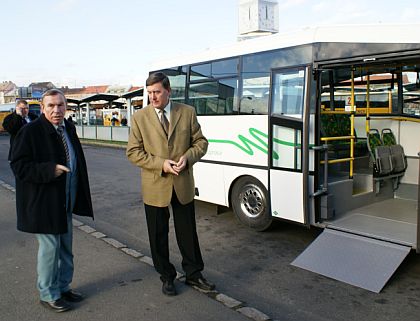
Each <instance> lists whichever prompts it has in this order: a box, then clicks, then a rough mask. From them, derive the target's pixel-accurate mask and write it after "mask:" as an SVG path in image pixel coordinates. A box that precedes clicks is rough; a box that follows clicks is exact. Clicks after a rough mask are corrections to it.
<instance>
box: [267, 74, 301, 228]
mask: <svg viewBox="0 0 420 321" xmlns="http://www.w3.org/2000/svg"><path fill="white" fill-rule="evenodd" d="M308 70H309V69H308V68H307V67H305V66H300V67H295V68H287V69H276V70H273V71H272V73H271V92H270V117H269V122H270V123H269V128H270V139H269V141H270V142H271V143H270V146H269V179H268V181H269V195H270V204H271V214H272V216H273V217H277V218H281V219H286V220H291V221H294V222H299V223H303V224H308V221H309V220H308V219H307V217H308V216H307V204H308V202H307V199H306V198H307V193H306V190H307V182H308V175H307V172H308V170H307V168H308V165H307V164H308V159H307V158H308V147H307V145H308V143H307V142H308V139H307V137H308V133H307V130H308V128H309V126H308V125H307V123H306V122H307V121H308V117H307V114H308V112H307V110H308V106H307V105H308V104H307V101H308V98H307V97H308V87H309V86H308V81H307V80H308V77H309V76H308Z"/></svg>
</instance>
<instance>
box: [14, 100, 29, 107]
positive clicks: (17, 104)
mask: <svg viewBox="0 0 420 321" xmlns="http://www.w3.org/2000/svg"><path fill="white" fill-rule="evenodd" d="M20 104H24V105H25V106H28V102H27V101H26V100H25V99H18V100H16V106H19V105H20Z"/></svg>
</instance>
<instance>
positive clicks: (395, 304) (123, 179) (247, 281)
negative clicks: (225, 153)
mask: <svg viewBox="0 0 420 321" xmlns="http://www.w3.org/2000/svg"><path fill="white" fill-rule="evenodd" d="M7 150H8V137H1V136H0V180H3V181H5V182H7V183H8V184H10V185H14V179H13V175H12V173H11V172H10V169H9V166H8V163H7V160H6V156H7ZM84 150H85V155H86V158H87V162H88V168H89V176H90V181H91V190H92V195H93V202H94V209H95V214H96V218H95V221H94V222H92V221H91V220H85V219H80V221H83V222H84V223H85V224H89V225H90V226H92V227H94V228H95V229H97V230H98V231H101V232H103V233H105V234H107V235H108V236H110V237H112V238H115V239H117V240H119V241H121V242H123V243H124V244H126V245H127V246H129V247H130V248H133V249H136V250H138V251H140V252H142V253H144V254H146V255H150V253H149V244H148V238H147V229H146V223H145V218H144V209H143V204H142V200H141V193H140V190H139V189H140V187H139V186H140V177H139V171H138V169H136V168H135V167H134V166H132V165H131V164H129V162H128V161H127V158H126V157H125V153H124V150H117V149H111V148H105V147H94V146H84ZM0 201H1V202H0V204H1V205H3V201H2V200H0ZM196 204H197V228H198V233H199V238H200V244H201V249H202V252H203V257H204V261H205V264H206V268H205V275H206V276H207V277H208V278H209V279H210V280H212V281H214V282H215V283H216V284H217V289H218V290H219V291H220V292H222V293H225V294H227V295H229V296H230V297H233V298H235V299H238V300H239V301H241V302H244V304H245V305H247V306H251V307H255V308H257V309H258V310H260V311H263V312H264V313H265V314H267V315H268V316H270V317H272V318H273V319H275V320H282V321H292V320H298V321H348V320H351V319H356V320H363V321H365V320H368V321H395V320H404V321H418V320H420V319H419V316H418V311H419V308H420V299H419V298H420V255H416V254H415V253H411V254H410V255H409V257H408V258H407V259H406V260H405V262H404V263H403V264H402V265H401V267H400V268H399V269H398V270H397V272H396V273H395V274H394V275H393V277H392V278H391V280H390V281H389V282H388V284H387V285H386V286H385V288H384V289H383V291H382V292H381V293H380V294H375V293H371V292H368V291H366V290H363V289H359V288H355V287H353V286H350V285H347V284H344V283H341V282H338V281H335V280H331V279H329V278H326V277H323V276H319V275H317V274H314V273H311V272H308V271H305V270H302V269H299V268H296V267H293V266H291V265H290V262H292V261H293V260H294V259H295V258H296V257H297V256H298V255H299V254H300V253H301V252H302V251H303V250H304V249H305V248H306V247H307V246H308V244H310V242H312V241H313V240H314V239H315V238H316V236H317V235H318V233H319V230H317V229H310V230H308V229H306V228H303V227H301V226H299V225H295V224H287V223H281V224H278V225H277V226H276V228H274V229H272V230H271V231H268V232H265V233H258V232H254V231H251V230H249V229H247V228H246V227H244V226H242V225H241V224H239V223H238V222H237V220H236V219H235V217H234V215H233V213H232V212H227V213H225V214H222V215H217V214H216V213H215V211H214V206H212V205H209V204H207V203H201V202H197V203H196ZM2 210H3V208H2V206H1V207H0V216H1V214H2ZM14 215H15V214H14V213H10V214H9V215H8V219H10V220H13V219H14ZM10 222H12V221H10ZM10 224H11V223H10ZM12 225H13V224H12ZM12 225H9V227H8V228H10V232H8V233H9V234H7V235H8V237H10V238H14V237H17V235H19V234H21V233H18V234H16V233H17V232H15V230H14V226H12ZM0 228H1V229H2V232H3V230H4V228H3V227H2V226H0ZM23 235H24V234H23ZM19 237H20V236H19ZM89 237H90V238H92V236H89ZM4 238H6V236H2V235H0V242H2V240H3V239H4ZM90 238H88V239H89V240H90ZM6 240H7V239H6ZM76 241H77V239H76ZM96 241H99V240H95V239H94V240H93V241H92V242H96ZM8 242H10V241H8ZM101 242H103V241H101ZM103 243H104V242H103ZM99 244H101V243H99ZM105 245H107V244H105ZM107 246H109V245H107ZM170 247H171V259H172V261H173V263H174V264H175V266H176V267H177V268H178V269H179V270H180V269H181V267H180V262H181V259H180V255H179V251H178V249H177V245H176V241H175V238H174V235H173V233H172V232H171V234H170ZM0 249H3V245H1V244H0ZM105 249H107V247H105ZM112 249H113V248H112ZM117 251H119V250H117ZM97 252H98V253H97V257H95V258H94V259H95V260H99V259H98V258H100V254H101V253H102V254H103V255H109V254H108V252H107V251H102V248H101V247H98V248H97ZM120 252H121V251H120ZM0 255H2V252H0ZM124 255H125V254H124ZM15 260H16V261H17V262H20V261H19V260H21V258H20V256H19V257H16V258H15ZM2 262H3V261H2V260H0V271H2V270H3V268H2V266H1V264H2ZM83 264H84V261H79V265H78V269H79V270H78V271H77V272H78V273H79V271H80V270H81V269H83V270H84V271H85V273H86V274H89V278H88V277H86V281H85V282H87V283H89V284H90V283H91V282H94V281H92V280H93V279H94V278H93V279H92V278H91V277H90V275H91V274H90V273H91V272H90V269H92V270H93V271H95V273H98V271H97V267H96V264H93V267H92V266H91V265H88V266H86V267H85V266H83ZM99 270H100V268H99ZM150 271H151V273H150V276H149V277H148V278H147V280H146V278H142V277H140V278H142V279H143V280H144V281H146V283H147V282H152V281H153V282H155V283H153V284H155V288H153V287H152V289H154V291H156V292H155V293H157V294H160V289H159V284H158V279H157V276H156V273H154V272H153V270H150ZM29 272H30V273H34V270H33V269H32V268H31V269H29ZM92 273H93V272H92ZM95 273H93V274H94V276H96V274H95ZM109 273H112V271H111V268H110V271H109ZM116 273H117V272H116ZM99 274H100V272H99ZM0 275H1V274H0ZM111 275H112V274H111ZM82 276H83V277H84V275H77V277H76V282H80V281H82V278H81V277H82ZM0 278H1V277H0ZM132 279H134V280H137V279H138V278H137V277H135V276H134V277H132V278H127V279H123V280H125V281H126V283H127V285H125V286H122V288H125V287H128V288H130V286H131V285H132V283H136V282H131V283H130V280H132ZM149 279H150V280H149ZM33 280H34V278H33V277H31V278H30V280H29V282H34V281H33ZM115 281H116V283H117V284H118V281H121V280H118V278H117V279H116V280H115ZM144 281H138V282H137V283H141V284H143V283H142V282H144ZM1 282H2V279H0V284H2V283H1ZM28 284H29V283H28ZM29 285H30V286H32V285H33V286H34V283H32V284H29ZM76 285H77V286H81V287H82V289H83V284H80V283H77V284H76ZM156 285H157V286H158V288H157V289H156ZM137 286H139V285H137ZM26 289H27V290H28V291H29V290H32V291H33V292H31V295H32V297H33V295H34V294H36V293H35V292H36V291H35V290H34V288H30V287H27V286H26ZM186 289H187V290H189V288H186ZM110 292H113V291H111V290H110ZM124 293H125V292H124V291H121V292H118V294H117V292H115V295H117V296H116V298H115V300H119V299H120V298H119V295H123V294H124ZM127 293H128V292H127ZM130 294H131V293H130ZM198 294H200V295H201V296H197V295H198ZM96 295H99V294H96V293H95V294H94V296H96ZM182 295H184V294H182ZM197 295H195V296H193V298H202V297H204V298H205V299H207V300H210V301H213V302H215V301H214V300H213V299H212V298H210V297H207V296H204V295H202V294H201V293H197ZM110 296H111V297H112V294H111V295H110ZM137 296H138V294H137ZM1 300H2V297H1V296H0V302H1ZM32 300H35V301H33V302H35V303H36V298H33V299H32ZM181 300H182V299H181ZM89 302H91V299H89V300H88V302H87V303H86V305H88V303H89ZM175 302H176V301H175ZM215 303H217V304H218V305H217V307H220V306H221V307H223V308H224V305H221V304H220V303H218V302H215ZM180 304H181V303H180ZM198 304H199V303H198ZM191 305H192V306H194V305H195V299H194V300H193V301H191ZM35 306H36V304H35ZM83 306H84V305H83ZM87 308H88V306H87ZM0 311H3V306H1V303H0ZM228 311H229V312H231V310H228ZM75 312H76V311H75ZM1 313H3V312H0V320H1V321H3V318H2V316H1ZM235 313H237V312H235ZM237 314H238V313H237ZM229 316H230V314H226V315H225V317H224V318H222V319H229ZM125 317H127V318H128V317H130V314H127V315H125V314H124V313H123V314H121V316H120V319H121V320H122V321H125V320H129V319H125ZM163 317H164V315H163ZM185 317H186V318H187V317H188V315H186V316H185ZM163 319H164V318H162V320H163ZM6 320H9V319H5V321H6Z"/></svg>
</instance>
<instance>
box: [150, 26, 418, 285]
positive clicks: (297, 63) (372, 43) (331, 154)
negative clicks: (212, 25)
mask: <svg viewBox="0 0 420 321" xmlns="http://www.w3.org/2000/svg"><path fill="white" fill-rule="evenodd" d="M149 70H150V72H155V71H162V72H164V73H166V74H167V75H168V76H169V78H170V81H171V87H172V95H171V99H173V100H176V101H180V102H185V103H187V104H190V105H192V106H194V107H195V108H196V112H197V115H198V118H199V122H200V124H201V126H202V130H203V133H204V135H205V136H206V137H207V138H208V140H209V148H208V152H207V154H206V156H205V157H204V158H203V159H202V161H200V162H199V163H198V164H196V165H195V166H194V175H195V179H196V195H197V199H199V200H202V201H206V202H211V203H214V204H217V205H220V206H226V207H231V208H232V209H233V211H234V213H235V215H236V216H237V217H238V218H239V220H240V221H241V222H243V223H244V224H246V225H247V226H249V227H251V228H253V229H256V230H259V231H262V230H265V229H267V228H268V227H269V226H270V224H271V223H272V221H273V220H275V219H280V220H285V221H291V222H295V223H298V224H302V225H304V226H307V227H309V226H317V227H322V228H324V230H323V233H322V234H321V235H320V236H319V237H318V238H317V239H316V240H315V241H314V242H313V243H312V245H311V246H310V247H309V248H308V249H307V250H306V251H305V252H304V253H303V254H302V255H301V256H299V257H298V258H297V259H296V261H295V262H294V264H295V265H297V266H301V267H303V268H307V269H309V270H312V271H315V272H319V273H322V274H325V275H328V276H330V277H333V278H336V279H339V280H342V281H345V282H348V283H351V284H354V285H357V286H361V287H364V288H368V289H370V290H372V291H376V292H379V291H380V289H381V288H382V287H383V285H384V284H385V282H386V281H387V280H388V278H389V277H390V276H391V275H392V273H393V272H394V270H395V269H396V268H397V267H398V265H399V264H400V262H401V261H402V260H403V259H404V257H405V256H406V255H407V253H408V252H409V251H410V250H411V249H416V250H417V251H419V234H420V233H419V222H418V221H419V210H418V193H419V192H418V185H419V183H418V181H419V156H418V152H419V151H420V139H419V137H420V123H419V122H420V96H419V95H420V80H419V72H420V25H361V26H334V27H317V28H307V29H305V30H302V31H299V32H295V33H293V34H287V35H284V34H277V35H273V36H267V37H262V38H258V39H252V40H247V41H243V42H238V43H236V44H234V45H232V46H229V47H225V48H218V49H215V50H207V51H205V52H203V53H201V54H198V55H194V56H190V57H188V56H184V57H181V58H179V59H173V60H168V61H159V62H157V63H155V64H154V65H152V66H151V68H150V69H149ZM144 99H147V93H146V91H145V97H144ZM372 253H373V254H372ZM384 257H385V258H386V259H385V260H387V259H388V258H389V257H392V258H394V259H395V262H388V261H386V262H382V261H381V260H382V259H383V258H384ZM355 258H357V260H356V259H355ZM372 260H373V261H374V262H372ZM390 260H392V259H390ZM308 262H309V263H308ZM314 262H315V263H314ZM331 262H334V267H333V268H331V266H324V265H325V264H327V265H328V264H330V263H331ZM339 262H341V264H342V266H337V264H339ZM355 262H359V263H360V262H366V264H367V266H365V267H364V268H363V267H359V266H354V264H356V263H355ZM314 264H315V267H314V266H313V265H314ZM307 265H308V266H307ZM373 267H375V268H373ZM349 269H355V270H357V271H359V272H360V271H363V273H362V272H360V274H361V276H360V278H357V280H353V278H354V277H353V276H349V275H350V274H351V275H353V274H354V273H347V272H346V271H349ZM378 269H379V270H378ZM383 269H385V271H383ZM388 269H389V270H388ZM326 270H328V271H329V272H328V273H327V272H325V271H326ZM365 272H366V273H365ZM373 274H375V275H377V274H379V275H381V277H379V280H378V281H377V282H376V281H372V279H375V277H373V276H372V275H373ZM349 278H350V279H351V280H348V279H349ZM375 280H376V279H375ZM370 282H373V283H374V284H373V285H372V286H371V285H369V284H370ZM375 282H376V283H375ZM367 284H368V285H367Z"/></svg>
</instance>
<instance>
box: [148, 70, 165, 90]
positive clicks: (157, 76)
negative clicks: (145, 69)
mask: <svg viewBox="0 0 420 321" xmlns="http://www.w3.org/2000/svg"><path fill="white" fill-rule="evenodd" d="M158 82H160V83H162V86H163V88H165V89H166V90H170V89H171V84H170V82H169V78H168V76H166V75H165V74H164V73H163V72H154V73H152V74H150V75H149V77H148V78H147V80H146V86H151V85H154V84H156V83H158Z"/></svg>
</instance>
